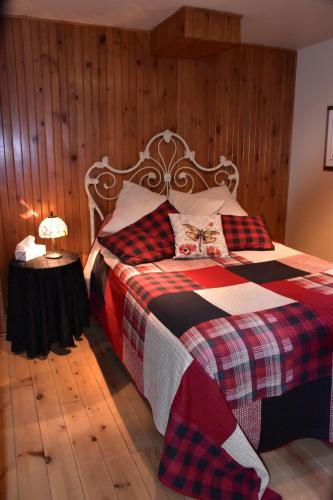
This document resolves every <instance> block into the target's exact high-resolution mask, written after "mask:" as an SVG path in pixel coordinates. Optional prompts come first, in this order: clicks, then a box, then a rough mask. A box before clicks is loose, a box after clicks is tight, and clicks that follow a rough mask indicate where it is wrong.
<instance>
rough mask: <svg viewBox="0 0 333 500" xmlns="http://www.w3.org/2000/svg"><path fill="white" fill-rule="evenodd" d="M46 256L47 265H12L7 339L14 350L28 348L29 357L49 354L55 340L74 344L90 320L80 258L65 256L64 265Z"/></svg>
mask: <svg viewBox="0 0 333 500" xmlns="http://www.w3.org/2000/svg"><path fill="white" fill-rule="evenodd" d="M73 256H76V258H74V257H73ZM44 259H45V267H38V266H37V267H33V265H32V266H31V267H29V266H27V264H28V263H22V265H20V264H18V263H17V262H16V261H12V263H11V265H10V268H9V277H8V316H7V339H8V340H9V341H11V342H12V351H13V352H15V353H19V352H23V351H26V352H27V354H28V356H29V357H36V356H39V355H47V354H48V353H49V351H50V347H51V344H52V343H53V342H57V343H59V344H60V346H61V347H72V346H74V345H75V344H74V340H73V337H76V338H79V337H80V335H81V332H82V329H83V328H84V327H85V326H87V325H88V323H89V307H88V297H87V290H86V286H85V282H84V277H83V272H82V264H81V261H80V259H79V257H78V256H77V255H76V254H67V255H66V256H65V255H64V257H63V262H64V264H62V265H59V264H60V262H58V263H56V262H54V264H55V265H52V264H51V262H50V264H51V265H48V264H49V263H48V262H47V259H46V258H45V257H44ZM34 260H37V259H34ZM56 264H58V265H56Z"/></svg>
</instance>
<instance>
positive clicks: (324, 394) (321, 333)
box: [91, 244, 333, 500]
mask: <svg viewBox="0 0 333 500" xmlns="http://www.w3.org/2000/svg"><path fill="white" fill-rule="evenodd" d="M106 262H107V259H106ZM112 267H113V268H112V269H110V268H106V267H105V261H104V260H103V258H102V257H100V258H99V260H98V259H97V264H96V265H95V269H94V272H93V276H92V287H91V303H92V308H93V312H94V314H95V316H96V317H97V318H98V319H99V320H100V321H101V323H102V324H103V326H104V328H105V329H106V333H108V335H109V337H110V339H111V342H112V344H113V346H114V349H115V351H116V353H117V355H118V356H119V358H120V359H121V360H122V361H123V363H124V365H125V366H126V368H127V370H128V371H129V373H130V375H131V376H132V378H133V380H134V381H135V383H136V385H137V387H138V389H139V391H140V392H141V393H142V394H143V395H144V396H145V397H146V398H147V399H148V401H149V402H150V405H151V407H152V412H153V418H154V422H155V425H156V427H157V429H158V430H159V431H160V432H161V433H162V434H163V435H165V445H164V451H163V454H162V458H161V464H160V468H159V477H160V480H161V481H162V482H163V483H164V484H166V485H167V486H169V487H171V488H173V489H175V490H177V491H180V492H182V493H183V494H185V495H189V496H192V497H195V498H203V499H206V498H207V499H208V498H209V499H210V498H225V499H228V498H229V499H233V500H236V499H241V498H244V499H245V498H246V499H251V498H258V497H259V498H260V497H262V496H263V495H264V496H265V497H271V498H274V495H275V494H274V493H272V492H271V491H270V490H268V489H267V483H268V474H267V471H266V469H265V467H264V465H263V463H262V461H261V459H260V458H259V456H258V455H257V453H256V452H255V451H254V448H255V449H256V450H267V449H271V448H274V447H276V446H280V445H281V444H284V443H286V442H288V441H290V440H291V439H296V438H298V437H317V438H320V439H325V440H328V441H333V422H332V415H333V407H332V406H333V397H332V346H333V264H331V263H329V262H326V261H323V260H320V259H317V258H314V257H309V256H307V255H305V254H302V253H299V252H296V251H293V250H291V249H289V248H287V247H284V246H283V245H279V244H277V245H276V248H275V250H274V251H269V252H238V253H234V254H231V255H230V256H229V257H228V258H225V259H221V260H210V259H207V260H191V261H179V260H178V261H176V260H165V261H161V262H158V263H154V264H145V265H141V266H137V267H130V266H126V265H124V264H122V263H116V264H114V261H113V265H112ZM103 269H104V271H105V269H107V272H108V279H104V281H103V280H102V278H101V276H102V274H103V273H102V270H103ZM101 282H102V284H101Z"/></svg>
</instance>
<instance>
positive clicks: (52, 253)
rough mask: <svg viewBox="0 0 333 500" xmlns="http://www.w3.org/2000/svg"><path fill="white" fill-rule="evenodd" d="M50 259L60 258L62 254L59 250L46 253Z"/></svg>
mask: <svg viewBox="0 0 333 500" xmlns="http://www.w3.org/2000/svg"><path fill="white" fill-rule="evenodd" d="M45 257H47V258H48V259H60V257H62V254H61V253H59V252H50V253H47V254H46V255H45Z"/></svg>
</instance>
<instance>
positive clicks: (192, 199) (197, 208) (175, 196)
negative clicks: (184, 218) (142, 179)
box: [169, 189, 224, 215]
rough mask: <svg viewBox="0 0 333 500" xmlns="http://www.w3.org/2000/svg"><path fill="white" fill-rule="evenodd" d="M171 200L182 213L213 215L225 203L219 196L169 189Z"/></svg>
mask: <svg viewBox="0 0 333 500" xmlns="http://www.w3.org/2000/svg"><path fill="white" fill-rule="evenodd" d="M169 201H170V203H171V204H172V205H173V206H174V207H175V208H176V209H177V210H178V212H179V213H181V214H191V215H212V214H217V213H218V212H219V210H220V209H221V207H222V205H223V204H224V200H220V199H219V198H209V197H204V196H196V195H193V194H191V193H182V192H181V191H174V190H173V189H170V191H169Z"/></svg>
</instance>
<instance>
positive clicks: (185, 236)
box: [169, 214, 228, 259]
mask: <svg viewBox="0 0 333 500" xmlns="http://www.w3.org/2000/svg"><path fill="white" fill-rule="evenodd" d="M169 217H170V220H171V224H172V228H173V232H174V235H175V258H178V259H198V258H202V257H225V256H226V255H228V249H227V246H226V242H225V239H224V236H223V230H222V224H221V216H220V215H184V214H170V215H169Z"/></svg>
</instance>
